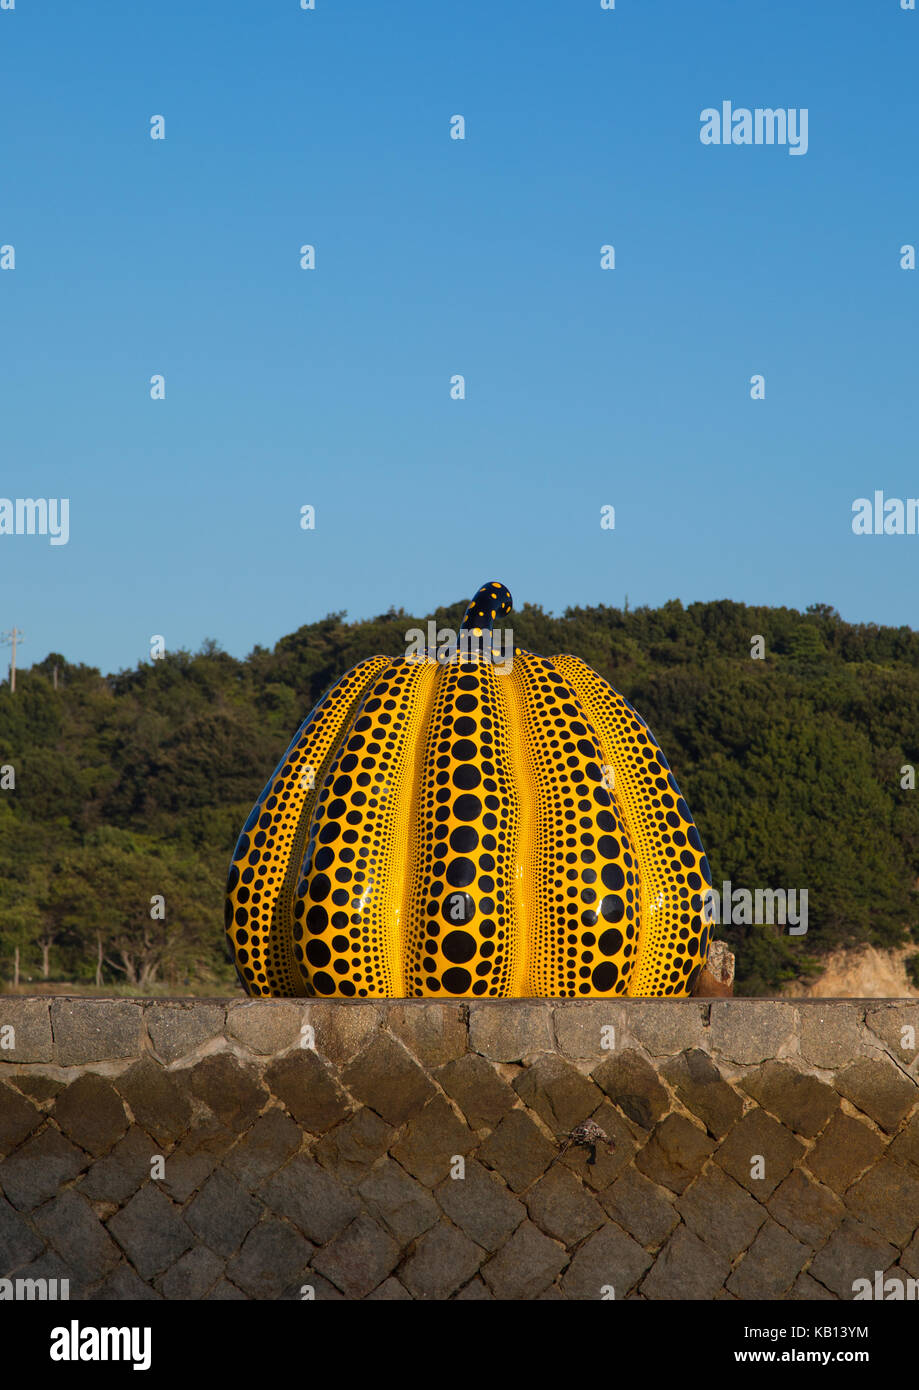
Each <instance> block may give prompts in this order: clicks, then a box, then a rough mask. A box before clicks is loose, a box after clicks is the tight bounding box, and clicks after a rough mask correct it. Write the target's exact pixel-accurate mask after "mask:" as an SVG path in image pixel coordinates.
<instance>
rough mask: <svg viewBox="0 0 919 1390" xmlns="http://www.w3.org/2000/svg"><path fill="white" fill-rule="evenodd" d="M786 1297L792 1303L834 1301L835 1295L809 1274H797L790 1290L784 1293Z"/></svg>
mask: <svg viewBox="0 0 919 1390" xmlns="http://www.w3.org/2000/svg"><path fill="white" fill-rule="evenodd" d="M786 1298H787V1299H788V1300H789V1301H791V1302H794V1303H819V1302H821V1301H822V1302H829V1303H835V1302H836V1301H837V1300H836V1295H835V1294H834V1293H830V1291H829V1289H825V1288H824V1287H823V1285H822V1284H818V1283H817V1280H816V1279H812V1278H811V1276H810V1275H809V1274H799V1275H798V1277H797V1279H796V1280H795V1282H794V1285H793V1287H792V1289H791V1291H790V1292H789V1293H788V1294H786Z"/></svg>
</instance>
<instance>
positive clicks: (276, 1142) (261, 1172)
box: [223, 1109, 303, 1192]
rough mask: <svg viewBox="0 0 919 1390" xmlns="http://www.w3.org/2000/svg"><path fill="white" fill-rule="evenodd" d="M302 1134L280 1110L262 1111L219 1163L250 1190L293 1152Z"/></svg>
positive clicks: (298, 1145)
mask: <svg viewBox="0 0 919 1390" xmlns="http://www.w3.org/2000/svg"><path fill="white" fill-rule="evenodd" d="M302 1137H303V1136H302V1133H301V1130H300V1127H299V1125H296V1124H294V1122H293V1120H292V1119H291V1118H290V1116H289V1115H287V1114H285V1112H284V1111H283V1110H277V1109H271V1110H266V1111H265V1113H264V1114H263V1115H260V1116H259V1117H258V1119H257V1120H256V1121H255V1124H254V1125H253V1126H252V1128H251V1129H248V1130H247V1131H246V1133H245V1134H244V1135H243V1136H242V1138H241V1139H240V1140H239V1142H238V1143H237V1144H236V1145H235V1146H234V1147H233V1148H232V1149H231V1150H230V1152H229V1153H228V1154H227V1156H226V1158H225V1159H224V1160H223V1166H224V1168H225V1169H226V1170H227V1172H228V1173H232V1174H233V1176H234V1177H235V1178H237V1179H238V1180H239V1182H241V1183H242V1185H243V1186H244V1187H247V1188H248V1189H249V1191H250V1192H251V1191H252V1189H253V1188H255V1187H256V1186H257V1185H258V1184H259V1183H260V1182H261V1181H262V1179H263V1178H267V1177H268V1176H269V1174H270V1173H274V1172H276V1171H277V1169H278V1168H280V1167H281V1164H282V1163H286V1162H287V1160H288V1159H289V1158H291V1157H292V1156H293V1155H294V1154H295V1153H296V1152H297V1150H298V1149H299V1147H300V1142H301V1140H302Z"/></svg>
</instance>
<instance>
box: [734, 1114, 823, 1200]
mask: <svg viewBox="0 0 919 1390" xmlns="http://www.w3.org/2000/svg"><path fill="white" fill-rule="evenodd" d="M803 1153H804V1145H803V1144H802V1143H801V1141H800V1139H796V1138H795V1136H794V1135H793V1134H792V1132H791V1130H790V1129H787V1128H786V1126H785V1125H783V1124H780V1123H779V1121H778V1120H774V1119H773V1118H772V1116H771V1115H767V1114H766V1113H765V1112H764V1111H762V1110H750V1111H748V1112H747V1114H746V1115H744V1117H743V1119H742V1120H738V1122H737V1124H736V1125H735V1126H734V1128H733V1129H732V1130H731V1132H730V1134H729V1135H728V1136H727V1138H726V1139H725V1140H723V1142H722V1144H721V1147H720V1148H719V1150H718V1152H717V1154H716V1155H715V1158H716V1161H717V1162H718V1163H720V1164H721V1167H722V1168H723V1169H724V1170H725V1172H727V1173H730V1175H731V1177H732V1178H735V1179H736V1180H737V1182H739V1183H740V1184H741V1186H742V1187H745V1188H746V1189H747V1191H748V1192H752V1193H753V1195H754V1196H755V1197H756V1199H757V1201H759V1202H764V1201H765V1200H766V1198H767V1197H769V1196H770V1195H771V1194H772V1193H773V1192H774V1191H775V1189H776V1188H777V1187H778V1185H779V1183H780V1182H781V1181H782V1179H783V1178H786V1177H787V1176H788V1174H789V1173H790V1172H791V1170H792V1168H793V1167H794V1165H795V1164H796V1163H797V1162H798V1160H799V1159H800V1158H801V1156H802V1154H803ZM758 1159H762V1164H760V1163H759V1162H755V1161H756V1160H758ZM760 1167H762V1168H763V1170H764V1171H763V1176H762V1177H759V1176H755V1177H754V1172H756V1173H758V1172H759V1169H760Z"/></svg>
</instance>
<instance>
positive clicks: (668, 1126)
mask: <svg viewBox="0 0 919 1390" xmlns="http://www.w3.org/2000/svg"><path fill="white" fill-rule="evenodd" d="M714 1148H715V1145H714V1144H713V1142H712V1141H711V1139H709V1137H708V1135H707V1134H706V1133H705V1132H704V1130H701V1129H698V1128H697V1127H696V1126H695V1125H694V1124H691V1123H690V1121H689V1120H687V1119H685V1118H684V1117H683V1116H682V1115H668V1116H667V1118H666V1120H664V1121H663V1123H662V1124H659V1125H658V1126H657V1128H656V1129H655V1131H654V1133H653V1134H652V1136H651V1138H650V1139H649V1140H648V1142H647V1144H646V1145H645V1147H644V1148H643V1149H642V1150H641V1152H640V1153H639V1155H638V1157H637V1158H636V1160H635V1163H636V1166H637V1167H638V1168H639V1169H640V1170H641V1172H643V1173H644V1174H645V1176H646V1177H648V1178H650V1179H651V1180H652V1182H656V1183H658V1184H660V1186H661V1187H669V1189H670V1191H671V1192H677V1193H680V1192H683V1191H685V1189H686V1188H687V1187H688V1186H689V1184H690V1183H691V1182H692V1180H693V1178H694V1177H695V1176H696V1174H697V1173H698V1172H699V1171H700V1169H701V1168H702V1165H703V1164H704V1163H705V1161H706V1159H707V1158H708V1157H709V1155H710V1154H711V1153H712V1152H713V1151H714Z"/></svg>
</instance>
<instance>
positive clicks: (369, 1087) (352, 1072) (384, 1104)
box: [342, 1033, 435, 1125]
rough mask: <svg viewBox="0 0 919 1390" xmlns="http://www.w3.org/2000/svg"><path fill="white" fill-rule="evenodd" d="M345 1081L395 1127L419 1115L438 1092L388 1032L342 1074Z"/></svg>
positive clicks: (345, 1083)
mask: <svg viewBox="0 0 919 1390" xmlns="http://www.w3.org/2000/svg"><path fill="white" fill-rule="evenodd" d="M342 1082H343V1084H344V1085H345V1087H346V1088H347V1089H348V1090H349V1091H350V1092H351V1094H352V1095H353V1096H356V1097H357V1099H358V1100H361V1101H363V1102H364V1104H365V1105H369V1106H371V1107H372V1108H373V1109H374V1110H375V1111H376V1112H377V1114H378V1115H381V1116H382V1117H383V1119H384V1120H386V1122H387V1124H391V1125H401V1124H402V1123H403V1122H404V1121H405V1120H407V1119H408V1118H409V1116H411V1115H415V1114H417V1112H418V1111H419V1110H421V1108H422V1107H423V1106H424V1104H425V1102H426V1101H428V1100H430V1098H431V1096H433V1095H434V1093H435V1086H434V1083H433V1082H432V1081H431V1078H430V1077H429V1076H428V1075H427V1073H426V1072H425V1071H424V1070H423V1069H422V1068H421V1067H420V1066H419V1065H418V1063H417V1062H416V1061H415V1059H414V1057H412V1056H410V1054H409V1053H408V1052H407V1051H406V1050H405V1048H404V1047H403V1046H402V1044H401V1043H398V1042H396V1040H395V1039H394V1038H391V1037H390V1036H389V1035H388V1034H387V1033H378V1034H375V1035H374V1036H373V1037H372V1038H371V1040H370V1042H368V1044H367V1046H366V1047H365V1048H364V1050H363V1051H362V1052H361V1053H360V1055H359V1056H358V1057H356V1058H355V1059H354V1061H353V1062H352V1063H351V1064H350V1066H347V1067H346V1068H345V1069H344V1071H343V1072H342Z"/></svg>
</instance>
